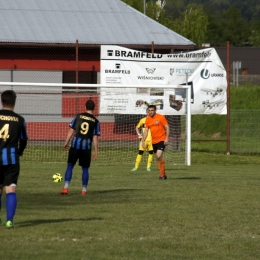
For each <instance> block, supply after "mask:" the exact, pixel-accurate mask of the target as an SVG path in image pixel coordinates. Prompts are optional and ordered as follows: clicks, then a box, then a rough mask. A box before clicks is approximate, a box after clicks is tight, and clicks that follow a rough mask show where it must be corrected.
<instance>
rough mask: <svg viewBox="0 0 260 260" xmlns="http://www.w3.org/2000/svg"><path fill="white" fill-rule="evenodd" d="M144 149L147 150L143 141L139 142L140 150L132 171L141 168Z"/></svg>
mask: <svg viewBox="0 0 260 260" xmlns="http://www.w3.org/2000/svg"><path fill="white" fill-rule="evenodd" d="M144 150H145V148H143V146H142V142H140V143H139V151H138V154H137V156H136V159H135V167H134V168H133V169H132V170H131V171H132V172H133V171H136V170H137V169H138V168H139V165H140V163H141V161H142V157H143V153H144Z"/></svg>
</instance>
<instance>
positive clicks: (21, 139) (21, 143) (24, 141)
mask: <svg viewBox="0 0 260 260" xmlns="http://www.w3.org/2000/svg"><path fill="white" fill-rule="evenodd" d="M27 140H28V134H27V131H26V123H25V121H24V123H23V127H22V129H21V132H20V137H19V149H18V154H19V156H22V155H23V151H24V149H25V148H26V146H27Z"/></svg>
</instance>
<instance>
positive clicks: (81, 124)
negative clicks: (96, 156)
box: [70, 112, 100, 150]
mask: <svg viewBox="0 0 260 260" xmlns="http://www.w3.org/2000/svg"><path fill="white" fill-rule="evenodd" d="M70 127H71V128H73V129H74V130H75V135H74V137H73V139H72V141H71V147H72V148H74V149H77V150H90V149H91V146H92V140H93V135H98V136H99V135H100V123H99V121H98V120H97V119H96V118H95V117H94V116H93V115H92V114H89V113H86V112H85V113H80V114H78V115H76V116H75V117H74V118H73V120H72V121H71V123H70Z"/></svg>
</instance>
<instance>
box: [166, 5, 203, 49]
mask: <svg viewBox="0 0 260 260" xmlns="http://www.w3.org/2000/svg"><path fill="white" fill-rule="evenodd" d="M207 27H208V16H207V14H206V13H205V12H204V10H203V7H202V5H197V4H190V5H188V7H187V9H186V11H184V12H183V13H181V15H180V18H178V19H176V20H175V21H174V26H173V28H171V29H173V30H175V31H176V32H178V33H179V34H181V35H182V36H184V37H186V38H188V39H189V40H191V41H192V42H194V43H196V44H197V45H198V46H201V45H202V43H204V42H205V41H206V39H207V37H206V36H207Z"/></svg>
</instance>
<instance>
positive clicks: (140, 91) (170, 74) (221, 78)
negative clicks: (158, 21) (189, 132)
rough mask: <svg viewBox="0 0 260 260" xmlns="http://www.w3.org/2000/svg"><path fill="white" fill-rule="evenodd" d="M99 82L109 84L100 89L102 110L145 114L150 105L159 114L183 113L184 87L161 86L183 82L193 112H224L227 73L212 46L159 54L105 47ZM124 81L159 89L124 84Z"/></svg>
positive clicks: (102, 49) (103, 47)
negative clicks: (115, 86) (187, 90)
mask: <svg viewBox="0 0 260 260" xmlns="http://www.w3.org/2000/svg"><path fill="white" fill-rule="evenodd" d="M100 83H101V84H103V85H106V86H107V87H106V88H102V89H101V96H100V99H101V100H100V101H101V102H100V104H101V105H100V113H118V114H145V109H146V107H147V106H148V105H149V104H154V105H156V107H157V109H158V110H159V111H158V112H159V113H161V114H165V115H180V114H185V107H186V104H185V102H186V97H185V93H186V92H185V91H184V89H183V90H182V89H168V88H165V89H164V88H163V86H167V87H169V86H171V85H172V86H176V85H186V84H188V85H189V86H190V88H191V114H226V113H227V109H226V90H227V80H226V71H225V68H224V66H223V64H222V62H221V60H220V58H219V56H218V54H217V52H216V50H215V49H214V48H207V49H202V50H198V51H192V52H185V53H178V54H158V53H147V52H142V51H136V50H131V49H127V48H124V47H119V46H114V45H112V46H111V45H103V46H101V69H100ZM111 85H118V86H122V88H117V89H112V88H109V86H111ZM127 85H147V86H149V85H152V86H154V85H156V86H157V85H158V88H151V89H146V88H142V87H141V86H140V88H132V89H126V88H124V86H127Z"/></svg>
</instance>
